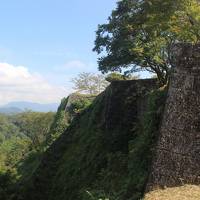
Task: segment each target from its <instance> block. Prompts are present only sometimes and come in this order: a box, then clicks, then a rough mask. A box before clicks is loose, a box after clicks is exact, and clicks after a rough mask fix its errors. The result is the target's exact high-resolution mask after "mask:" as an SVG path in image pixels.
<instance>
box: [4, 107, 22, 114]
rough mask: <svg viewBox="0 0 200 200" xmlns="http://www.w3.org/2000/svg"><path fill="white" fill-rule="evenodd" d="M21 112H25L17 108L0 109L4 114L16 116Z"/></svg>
mask: <svg viewBox="0 0 200 200" xmlns="http://www.w3.org/2000/svg"><path fill="white" fill-rule="evenodd" d="M21 112H23V110H21V109H19V108H17V107H0V113H3V114H16V113H21Z"/></svg>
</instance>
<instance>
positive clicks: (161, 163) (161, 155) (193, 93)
mask: <svg viewBox="0 0 200 200" xmlns="http://www.w3.org/2000/svg"><path fill="white" fill-rule="evenodd" d="M173 51H174V55H175V57H174V65H175V66H176V67H175V69H173V73H172V76H171V80H170V85H169V91H168V97H167V102H166V107H165V112H164V116H163V120H162V124H161V128H160V136H159V139H158V144H157V147H156V153H155V157H154V159H153V163H152V170H151V174H150V178H149V182H148V184H147V190H152V189H154V188H157V187H164V186H167V187H173V186H178V185H182V184H200V45H190V44H177V45H175V46H174V47H173Z"/></svg>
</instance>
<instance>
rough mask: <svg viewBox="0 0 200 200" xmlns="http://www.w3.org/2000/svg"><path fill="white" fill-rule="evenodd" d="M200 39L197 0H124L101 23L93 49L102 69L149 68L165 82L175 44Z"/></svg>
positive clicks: (131, 70)
mask: <svg viewBox="0 0 200 200" xmlns="http://www.w3.org/2000/svg"><path fill="white" fill-rule="evenodd" d="M199 39H200V4H199V2H198V1H197V0H167V1H163V0H121V1H119V2H118V3H117V7H116V9H115V10H113V11H112V14H111V16H110V17H109V19H108V23H106V24H102V25H99V26H98V30H97V32H96V40H95V47H94V49H93V50H94V51H96V52H97V53H98V54H99V55H100V58H99V59H98V64H99V69H100V70H101V71H102V72H104V73H105V72H108V71H121V70H122V68H127V72H128V73H130V72H135V71H141V70H148V71H150V72H153V73H156V74H157V77H158V79H159V81H160V83H161V85H163V84H165V83H166V82H167V80H168V76H169V73H170V68H171V66H172V56H173V55H172V53H171V46H172V45H173V44H174V43H177V42H191V43H197V42H199Z"/></svg>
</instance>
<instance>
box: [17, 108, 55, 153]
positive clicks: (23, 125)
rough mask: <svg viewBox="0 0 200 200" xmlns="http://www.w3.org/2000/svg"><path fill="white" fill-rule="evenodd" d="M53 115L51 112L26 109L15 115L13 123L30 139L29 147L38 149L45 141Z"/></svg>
mask: <svg viewBox="0 0 200 200" xmlns="http://www.w3.org/2000/svg"><path fill="white" fill-rule="evenodd" d="M54 115H55V114H54V113H52V112H48V113H40V112H32V111H27V112H24V113H21V114H18V115H16V116H15V120H16V121H15V124H16V125H17V126H18V127H19V128H20V131H21V132H23V133H24V134H25V135H26V136H27V137H28V138H29V139H30V140H31V147H32V148H33V149H35V150H40V148H41V147H42V145H44V143H45V142H46V137H47V134H48V132H49V130H50V127H51V124H52V122H53V119H54Z"/></svg>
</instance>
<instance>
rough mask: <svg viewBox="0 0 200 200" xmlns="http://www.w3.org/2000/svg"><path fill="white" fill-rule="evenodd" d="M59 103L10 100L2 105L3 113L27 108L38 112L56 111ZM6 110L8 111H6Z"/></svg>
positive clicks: (21, 110) (16, 111) (1, 110)
mask: <svg viewBox="0 0 200 200" xmlns="http://www.w3.org/2000/svg"><path fill="white" fill-rule="evenodd" d="M58 105H59V104H57V103H52V104H40V103H33V102H26V101H18V102H10V103H8V104H7V105H5V106H3V107H0V112H1V113H19V112H23V111H25V110H32V111H36V112H56V111H57V108H58ZM5 111H6V112H5Z"/></svg>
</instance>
